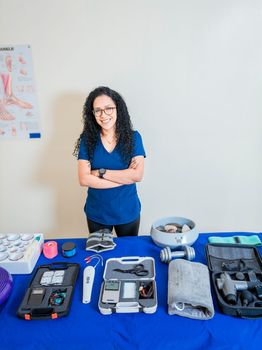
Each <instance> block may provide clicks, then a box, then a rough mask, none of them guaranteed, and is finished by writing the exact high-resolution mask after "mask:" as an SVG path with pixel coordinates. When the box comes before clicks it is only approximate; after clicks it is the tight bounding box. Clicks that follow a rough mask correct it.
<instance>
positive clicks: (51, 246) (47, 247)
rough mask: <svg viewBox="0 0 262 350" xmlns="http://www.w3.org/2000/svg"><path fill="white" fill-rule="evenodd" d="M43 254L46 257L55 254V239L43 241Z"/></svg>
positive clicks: (56, 252) (49, 257)
mask: <svg viewBox="0 0 262 350" xmlns="http://www.w3.org/2000/svg"><path fill="white" fill-rule="evenodd" d="M43 254H44V256H45V257H46V258H47V259H52V258H54V257H55V256H57V254H58V251H57V243H56V242H55V241H48V242H46V243H44V249H43Z"/></svg>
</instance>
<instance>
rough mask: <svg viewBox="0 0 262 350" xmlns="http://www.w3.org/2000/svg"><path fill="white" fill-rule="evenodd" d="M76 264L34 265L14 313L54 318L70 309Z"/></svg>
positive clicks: (26, 318)
mask: <svg viewBox="0 0 262 350" xmlns="http://www.w3.org/2000/svg"><path fill="white" fill-rule="evenodd" d="M78 272H79V264H76V263H66V262H58V263H53V264H47V265H41V266H39V267H38V268H37V270H36V272H35V274H34V276H33V278H32V280H31V283H30V285H29V287H28V288H27V290H26V293H25V296H24V298H23V300H22V303H21V305H20V306H19V309H18V310H17V316H18V317H20V318H23V319H25V320H41V319H42V320H43V319H56V318H58V317H62V316H66V315H67V314H68V312H69V310H70V305H71V301H72V296H73V291H74V286H75V282H76V279H77V276H78Z"/></svg>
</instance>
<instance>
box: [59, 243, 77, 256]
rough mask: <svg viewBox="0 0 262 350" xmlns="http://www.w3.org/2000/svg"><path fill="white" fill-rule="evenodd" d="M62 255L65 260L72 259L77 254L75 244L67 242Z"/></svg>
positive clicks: (63, 246)
mask: <svg viewBox="0 0 262 350" xmlns="http://www.w3.org/2000/svg"><path fill="white" fill-rule="evenodd" d="M62 254H63V256H64V257H65V258H71V257H72V256H74V255H75V254H76V245H75V243H73V242H66V243H64V244H63V245H62Z"/></svg>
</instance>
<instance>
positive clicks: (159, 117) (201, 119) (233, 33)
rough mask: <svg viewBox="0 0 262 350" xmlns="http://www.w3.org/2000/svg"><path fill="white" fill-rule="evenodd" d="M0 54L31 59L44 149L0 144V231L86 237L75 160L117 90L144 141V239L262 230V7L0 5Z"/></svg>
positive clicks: (239, 3)
mask: <svg viewBox="0 0 262 350" xmlns="http://www.w3.org/2000/svg"><path fill="white" fill-rule="evenodd" d="M0 7H1V11H0V45H15V44H30V45H31V46H32V50H33V61H34V68H35V69H34V70H35V77H36V82H37V88H38V100H39V106H40V111H41V122H42V139H40V140H28V141H24V140H19V141H11V140H10V141H1V143H0V154H1V158H0V159H1V171H0V232H24V231H26V232H30V231H38V232H39V231H40V232H43V233H44V234H45V236H46V237H59V236H60V237H65V236H85V235H86V232H87V229H86V222H85V217H84V213H83V211H82V210H83V206H84V200H85V190H84V189H82V188H80V186H79V185H78V179H77V171H76V160H75V159H74V158H73V157H72V155H71V154H72V150H73V145H74V142H75V140H76V139H77V137H78V135H79V133H80V131H81V128H82V124H81V111H82V105H83V103H84V100H85V97H86V95H87V94H88V93H89V91H90V90H91V89H93V88H95V87H96V86H98V85H101V84H103V85H108V86H110V87H112V88H113V89H115V90H117V91H119V92H120V93H121V94H122V95H123V96H124V97H125V100H126V102H127V105H128V106H129V111H130V114H131V116H132V120H133V124H134V126H135V128H136V129H138V130H139V131H140V132H141V134H142V135H143V138H144V144H145V148H146V151H147V159H146V171H145V177H144V180H143V182H142V183H140V184H139V185H138V188H139V192H140V197H141V202H142V206H143V211H142V222H141V228H140V233H141V234H146V233H148V232H149V230H150V226H151V223H152V222H153V221H154V220H156V219H158V218H160V217H162V216H166V215H180V216H185V217H189V218H191V219H193V220H194V221H195V222H196V223H197V226H198V228H199V230H200V231H201V232H211V231H237V230H241V231H245V230H246V231H260V230H261V227H262V215H261V213H262V204H261V198H262V185H261V184H262V181H261V179H262V161H261V146H262V145H261V143H262V141H261V131H262V130H261V129H262V121H261V112H262V105H261V87H262V86H261V73H262V46H261V32H262V2H261V1H259V0H257V1H255V0H249V1H246V0H220V1H217V0H198V1H195V0H164V1H158V0H143V1H141V0H126V1H124V0H111V1H108V0H93V1H91V0H75V1H71V0H67V1H65V0H45V1H35V0H25V1H23V2H22V3H21V1H20V0H0Z"/></svg>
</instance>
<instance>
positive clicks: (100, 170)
mask: <svg viewBox="0 0 262 350" xmlns="http://www.w3.org/2000/svg"><path fill="white" fill-rule="evenodd" d="M105 173H106V169H104V168H101V169H99V170H98V177H100V179H103V178H104V175H105Z"/></svg>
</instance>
